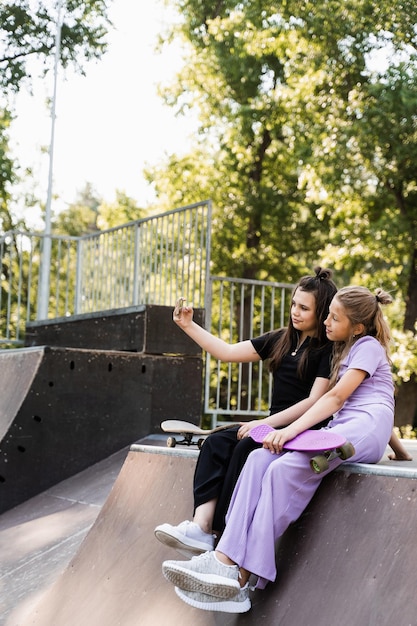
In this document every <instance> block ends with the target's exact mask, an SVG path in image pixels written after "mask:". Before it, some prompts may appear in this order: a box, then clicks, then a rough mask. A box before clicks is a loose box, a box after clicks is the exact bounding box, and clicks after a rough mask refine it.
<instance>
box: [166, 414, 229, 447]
mask: <svg viewBox="0 0 417 626" xmlns="http://www.w3.org/2000/svg"><path fill="white" fill-rule="evenodd" d="M233 426H240V424H237V423H236V424H223V425H222V426H217V428H212V429H211V430H210V429H206V428H199V427H198V426H196V425H195V424H192V423H191V422H184V421H182V420H165V421H164V422H162V423H161V430H163V431H164V433H174V434H178V435H182V437H183V438H182V439H180V440H179V441H178V439H176V438H175V437H168V439H167V446H168V448H175V446H176V445H177V444H178V445H185V446H192V445H197V446H198V447H199V449H201V446H202V445H203V443H204V440H205V438H206V437H207V436H208V435H211V434H212V433H216V432H218V431H220V430H226V429H227V428H232V427H233ZM194 437H198V439H197V440H195V439H194Z"/></svg>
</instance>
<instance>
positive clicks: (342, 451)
mask: <svg viewBox="0 0 417 626" xmlns="http://www.w3.org/2000/svg"><path fill="white" fill-rule="evenodd" d="M337 451H338V453H339V456H340V458H341V459H342V461H345V460H346V459H350V457H351V456H353V455H354V454H355V448H354V447H353V445H352V444H351V443H350V442H349V441H348V442H347V443H344V444H343V446H340V448H338V449H337Z"/></svg>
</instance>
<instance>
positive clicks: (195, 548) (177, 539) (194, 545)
mask: <svg viewBox="0 0 417 626" xmlns="http://www.w3.org/2000/svg"><path fill="white" fill-rule="evenodd" d="M155 537H156V538H157V539H158V541H160V542H161V543H164V544H165V545H166V546H169V547H170V548H174V549H175V550H177V552H179V553H180V554H181V555H182V556H188V557H192V556H198V555H199V554H203V553H204V552H211V550H213V546H212V545H210V544H208V543H202V542H201V541H195V540H193V539H188V537H187V538H186V539H187V543H185V542H184V537H183V536H182V535H180V536H175V530H172V531H170V532H168V531H167V530H162V528H157V529H155Z"/></svg>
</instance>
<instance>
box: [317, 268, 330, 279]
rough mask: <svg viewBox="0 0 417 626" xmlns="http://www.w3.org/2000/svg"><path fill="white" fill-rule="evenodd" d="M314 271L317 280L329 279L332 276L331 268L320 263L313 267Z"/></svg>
mask: <svg viewBox="0 0 417 626" xmlns="http://www.w3.org/2000/svg"><path fill="white" fill-rule="evenodd" d="M314 272H315V274H316V278H318V279H319V280H330V279H331V277H332V276H333V272H332V270H328V269H326V268H325V267H320V265H318V266H317V267H315V268H314Z"/></svg>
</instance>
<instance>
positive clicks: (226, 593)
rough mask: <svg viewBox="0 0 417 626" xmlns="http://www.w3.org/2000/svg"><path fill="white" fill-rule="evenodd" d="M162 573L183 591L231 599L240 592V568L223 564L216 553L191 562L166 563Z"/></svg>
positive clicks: (201, 556) (210, 553)
mask: <svg viewBox="0 0 417 626" xmlns="http://www.w3.org/2000/svg"><path fill="white" fill-rule="evenodd" d="M162 573H163V575H164V576H165V578H166V579H167V580H169V581H170V582H171V583H173V584H174V585H175V586H176V587H179V588H180V589H182V590H183V591H199V592H201V593H204V594H208V595H210V596H216V597H217V598H223V599H229V598H233V597H234V596H237V595H238V593H239V592H240V588H241V587H240V584H239V576H240V573H239V568H238V566H237V565H225V564H224V563H221V562H220V561H219V559H218V558H217V557H216V555H215V553H214V552H205V553H204V554H200V556H194V557H193V558H192V559H191V561H164V563H162Z"/></svg>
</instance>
